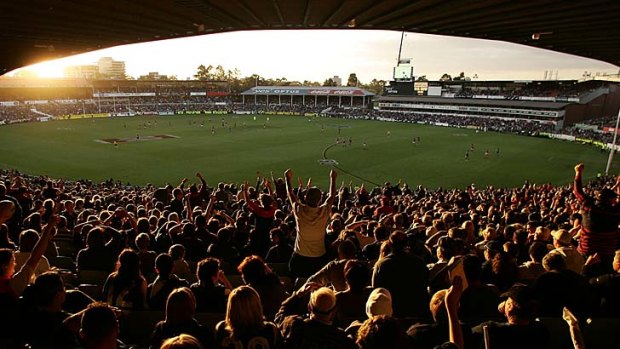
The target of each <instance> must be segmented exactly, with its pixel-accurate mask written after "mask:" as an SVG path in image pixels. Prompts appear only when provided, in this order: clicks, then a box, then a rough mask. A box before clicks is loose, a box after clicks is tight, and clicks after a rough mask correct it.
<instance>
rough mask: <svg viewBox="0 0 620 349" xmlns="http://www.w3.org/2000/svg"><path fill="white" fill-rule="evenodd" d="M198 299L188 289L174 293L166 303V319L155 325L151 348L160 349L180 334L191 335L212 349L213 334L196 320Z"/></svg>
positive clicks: (178, 289)
mask: <svg viewBox="0 0 620 349" xmlns="http://www.w3.org/2000/svg"><path fill="white" fill-rule="evenodd" d="M195 312H196V299H195V298H194V294H193V293H192V291H191V290H190V289H189V288H187V287H181V288H177V289H176V290H174V291H172V292H171V293H170V295H169V296H168V299H167V301H166V319H165V320H163V321H160V322H158V323H157V325H155V329H154V330H153V335H152V337H151V348H153V349H155V348H159V347H160V345H161V343H162V342H164V341H165V340H166V339H168V338H172V337H175V336H178V335H180V334H183V333H184V334H189V335H191V336H193V337H194V338H196V339H198V341H199V342H200V343H201V344H202V346H203V347H204V348H212V346H213V339H212V338H213V334H212V333H211V330H210V329H209V328H207V327H204V326H202V325H200V324H199V323H198V321H196V319H194V314H195Z"/></svg>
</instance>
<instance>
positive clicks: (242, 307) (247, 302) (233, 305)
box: [224, 286, 265, 338]
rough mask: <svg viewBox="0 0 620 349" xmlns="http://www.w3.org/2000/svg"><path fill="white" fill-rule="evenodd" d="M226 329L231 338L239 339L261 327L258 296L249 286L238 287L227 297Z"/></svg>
mask: <svg viewBox="0 0 620 349" xmlns="http://www.w3.org/2000/svg"><path fill="white" fill-rule="evenodd" d="M224 321H225V322H226V329H227V330H229V331H230V332H231V334H232V337H235V338H239V337H241V336H242V335H243V334H244V333H247V332H251V331H253V330H255V329H259V328H261V327H262V326H263V322H264V321H265V318H264V316H263V306H262V304H261V302H260V296H259V295H258V293H257V292H256V290H254V289H253V288H252V287H250V286H239V287H237V288H235V289H234V290H232V292H231V293H230V295H229V296H228V304H227V306H226V319H225V320H224Z"/></svg>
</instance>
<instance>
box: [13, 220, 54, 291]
mask: <svg viewBox="0 0 620 349" xmlns="http://www.w3.org/2000/svg"><path fill="white" fill-rule="evenodd" d="M38 241H39V234H38V233H37V232H36V231H34V230H32V229H28V230H24V231H22V232H21V234H19V251H18V252H15V269H21V267H22V266H23V265H24V263H26V261H27V260H28V258H29V257H30V255H31V252H32V249H34V246H35V245H36V244H37V242H38ZM49 270H50V264H49V262H48V260H47V258H45V256H41V260H39V264H37V267H36V268H35V269H34V274H33V275H32V278H31V279H30V282H33V281H34V278H35V277H36V276H39V275H41V274H43V273H45V272H46V271H49Z"/></svg>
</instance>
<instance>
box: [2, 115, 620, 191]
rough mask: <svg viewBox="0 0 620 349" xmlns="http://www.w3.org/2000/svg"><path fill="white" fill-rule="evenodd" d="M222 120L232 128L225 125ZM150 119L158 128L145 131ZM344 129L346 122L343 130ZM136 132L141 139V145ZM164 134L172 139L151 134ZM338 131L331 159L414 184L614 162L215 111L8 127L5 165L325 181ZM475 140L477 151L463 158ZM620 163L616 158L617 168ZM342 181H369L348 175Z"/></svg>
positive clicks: (483, 181) (469, 136)
mask: <svg viewBox="0 0 620 349" xmlns="http://www.w3.org/2000/svg"><path fill="white" fill-rule="evenodd" d="M267 118H269V119H270V120H269V121H267ZM223 119H224V120H225V121H226V122H227V123H228V124H229V125H230V131H229V129H228V127H222V120H223ZM148 122H150V123H151V126H150V127H146V128H145V127H144V125H145V123H148ZM155 122H157V123H156V124H155ZM203 122H204V126H201V123H203ZM235 124H236V126H235ZM264 125H266V127H265V126H264ZM338 126H342V127H340V135H338ZM212 128H214V129H215V134H214V135H212V134H211V130H212ZM388 131H390V133H391V135H390V136H387V132H388ZM138 134H139V135H140V141H135V140H136V135H138ZM159 135H169V136H173V138H164V139H157V140H147V139H148V138H149V137H154V136H159ZM336 137H341V138H347V139H348V138H349V137H351V138H352V140H353V142H352V145H351V146H347V147H343V146H341V145H339V146H334V147H331V148H329V149H328V150H327V154H326V155H327V158H331V159H335V160H336V161H337V162H338V163H339V166H340V167H341V168H342V169H343V170H345V171H347V172H350V173H352V174H354V175H355V176H358V177H361V178H365V179H367V180H369V181H371V182H375V183H383V182H384V181H392V182H397V181H398V180H399V179H402V180H403V181H404V182H407V183H409V184H410V185H412V186H414V185H418V184H422V185H425V186H428V187H431V188H435V187H438V186H442V187H465V186H466V185H468V184H470V183H476V185H478V186H482V185H487V184H492V185H495V186H519V185H521V184H522V183H523V181H524V180H525V179H528V180H529V181H530V182H534V183H554V184H563V183H568V182H569V181H571V179H572V176H573V166H574V164H575V163H577V162H584V163H585V164H586V176H587V177H592V176H595V175H596V174H597V173H598V172H603V171H604V168H605V163H606V160H607V153H605V152H602V151H601V150H598V149H597V148H595V147H592V146H586V145H581V144H575V143H569V142H564V141H558V140H549V139H543V138H533V137H524V136H515V135H506V134H498V133H494V132H479V133H476V132H475V131H473V130H466V129H456V128H447V127H433V126H425V125H414V124H402V123H391V122H380V121H364V120H341V119H323V118H316V119H315V118H312V120H309V119H308V118H307V117H301V116H266V115H259V116H256V120H254V117H253V116H232V115H229V116H215V115H213V116H165V117H157V118H155V117H133V118H115V119H108V118H99V119H82V120H79V119H78V120H67V121H51V122H44V123H30V124H20V125H7V126H2V127H0V149H1V154H2V155H1V156H0V168H3V169H13V168H15V169H19V170H21V171H23V172H25V173H28V174H45V175H49V176H51V177H54V178H68V179H80V178H88V179H92V180H95V181H100V180H104V179H108V178H111V177H113V178H115V179H120V180H122V181H123V182H130V183H132V184H146V183H153V184H156V185H162V184H164V183H166V182H170V183H173V184H175V185H176V184H177V183H178V182H179V181H180V179H182V178H183V177H188V178H189V179H190V180H191V181H193V180H195V177H194V174H195V173H196V171H201V172H202V173H203V174H204V175H205V177H206V179H207V181H208V182H209V184H211V185H213V184H215V183H216V182H218V181H228V182H230V181H234V182H240V181H242V180H245V179H247V180H250V181H253V180H254V178H255V172H256V171H257V170H258V171H260V172H261V173H263V174H269V172H270V171H274V173H275V174H276V175H277V176H282V173H283V171H284V170H285V169H286V168H288V167H290V168H292V169H293V172H294V176H295V178H296V177H297V176H298V175H299V176H302V177H304V179H307V178H308V177H312V179H313V182H314V183H316V184H318V185H322V186H324V185H326V183H327V176H328V172H329V169H330V167H328V166H325V165H321V164H319V162H318V160H319V159H321V158H322V157H323V151H324V150H325V149H326V148H327V147H328V146H330V145H331V144H333V143H335V140H336ZM413 137H420V138H421V142H420V143H419V144H412V138H413ZM103 139H107V140H108V141H110V142H111V140H112V139H119V140H120V141H119V145H118V146H114V145H113V143H102V142H101V141H100V140H103ZM124 140H127V142H124ZM364 141H365V142H366V143H367V148H366V149H364V148H363V146H362V143H363V142H364ZM472 143H473V144H474V145H475V150H474V152H473V153H471V155H470V160H469V161H465V159H464V156H465V152H466V150H467V149H468V148H469V147H470V144H472ZM498 147H499V149H500V154H499V155H497V154H496V149H497V148H498ZM485 149H488V150H489V151H490V156H489V157H488V159H484V157H483V153H484V150H485ZM618 168H619V166H618V164H617V163H615V164H614V168H613V170H614V171H615V172H614V173H617V169H618ZM339 180H346V181H347V182H348V181H349V180H353V181H354V183H357V184H359V183H360V182H361V181H360V180H359V179H357V178H354V177H352V176H350V175H348V174H346V173H343V172H341V175H340V179H339Z"/></svg>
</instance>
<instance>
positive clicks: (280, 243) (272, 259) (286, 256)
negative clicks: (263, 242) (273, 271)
mask: <svg viewBox="0 0 620 349" xmlns="http://www.w3.org/2000/svg"><path fill="white" fill-rule="evenodd" d="M269 236H270V237H271V247H270V248H269V251H267V257H265V262H267V263H288V261H289V260H290V259H291V255H292V254H293V246H291V245H290V244H289V243H288V240H287V239H285V237H284V232H283V231H282V229H280V228H274V229H271V231H270V232H269Z"/></svg>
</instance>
